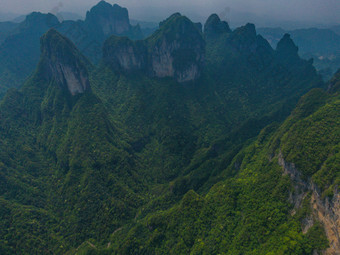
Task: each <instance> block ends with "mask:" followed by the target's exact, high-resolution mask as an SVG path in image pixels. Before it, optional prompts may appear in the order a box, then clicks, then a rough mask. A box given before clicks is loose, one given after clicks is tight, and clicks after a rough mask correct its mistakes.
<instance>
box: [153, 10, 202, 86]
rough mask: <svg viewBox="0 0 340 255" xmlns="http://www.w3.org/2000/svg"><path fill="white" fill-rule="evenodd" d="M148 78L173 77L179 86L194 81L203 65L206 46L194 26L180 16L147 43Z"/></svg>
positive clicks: (171, 18)
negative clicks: (148, 56)
mask: <svg viewBox="0 0 340 255" xmlns="http://www.w3.org/2000/svg"><path fill="white" fill-rule="evenodd" d="M148 41H149V45H150V55H151V56H150V60H151V63H150V68H151V70H150V71H151V75H154V76H156V77H174V78H175V79H176V80H177V81H178V82H187V81H192V80H196V79H198V78H199V76H200V74H201V70H202V68H203V64H204V53H205V42H204V40H203V37H202V34H201V32H200V31H199V29H198V27H197V25H195V24H194V23H192V22H191V21H190V20H189V19H188V18H186V17H184V16H181V15H180V14H179V13H176V14H173V15H172V16H170V17H169V18H168V19H167V20H165V21H163V22H162V23H161V24H160V29H159V30H158V31H157V32H156V33H155V34H154V35H153V36H152V37H151V38H149V39H148Z"/></svg>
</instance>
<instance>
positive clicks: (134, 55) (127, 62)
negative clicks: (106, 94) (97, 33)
mask: <svg viewBox="0 0 340 255" xmlns="http://www.w3.org/2000/svg"><path fill="white" fill-rule="evenodd" d="M103 56H104V57H103V60H104V62H105V63H106V64H107V65H108V66H110V67H111V68H112V69H114V70H119V71H133V70H145V69H146V67H147V48H146V46H145V45H144V42H143V41H136V42H133V41H131V40H130V39H129V38H127V37H117V36H112V37H110V38H109V39H108V40H107V41H106V42H105V44H104V48H103Z"/></svg>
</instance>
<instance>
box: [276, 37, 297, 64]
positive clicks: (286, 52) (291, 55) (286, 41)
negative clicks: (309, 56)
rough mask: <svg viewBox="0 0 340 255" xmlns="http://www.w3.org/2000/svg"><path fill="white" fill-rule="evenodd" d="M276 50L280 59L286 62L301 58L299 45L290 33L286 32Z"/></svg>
mask: <svg viewBox="0 0 340 255" xmlns="http://www.w3.org/2000/svg"><path fill="white" fill-rule="evenodd" d="M276 52H277V55H278V57H279V58H280V59H282V60H285V62H295V61H297V60H299V55H298V47H297V46H296V45H295V43H294V42H293V40H292V39H291V38H290V35H289V34H285V35H284V36H283V37H282V39H281V40H280V41H279V42H278V43H277V46H276Z"/></svg>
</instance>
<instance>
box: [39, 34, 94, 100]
mask: <svg viewBox="0 0 340 255" xmlns="http://www.w3.org/2000/svg"><path fill="white" fill-rule="evenodd" d="M40 44H41V60H40V64H39V69H40V70H41V71H42V73H43V75H44V76H45V78H47V79H48V80H49V81H54V82H56V84H57V85H58V86H60V87H61V88H62V89H67V90H68V91H69V92H70V93H71V94H72V95H76V94H79V93H84V92H85V91H86V90H88V89H90V83H89V79H88V72H87V69H86V63H87V60H86V59H85V58H84V57H83V56H82V55H81V54H80V53H79V52H78V50H77V49H76V47H75V46H74V45H73V43H72V42H71V41H70V40H69V39H67V38H66V37H64V36H62V35H61V34H59V33H58V32H57V31H56V30H54V29H50V30H49V31H48V32H47V33H46V34H44V35H43V36H42V37H41V41H40Z"/></svg>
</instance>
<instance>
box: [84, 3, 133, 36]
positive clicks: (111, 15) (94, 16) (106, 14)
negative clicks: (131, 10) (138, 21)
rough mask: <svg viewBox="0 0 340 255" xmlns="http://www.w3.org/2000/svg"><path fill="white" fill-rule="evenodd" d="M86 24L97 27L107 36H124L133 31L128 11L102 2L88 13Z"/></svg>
mask: <svg viewBox="0 0 340 255" xmlns="http://www.w3.org/2000/svg"><path fill="white" fill-rule="evenodd" d="M85 22H86V23H87V24H91V25H93V26H95V27H96V28H97V29H99V30H100V31H101V32H102V33H103V34H104V35H106V36H107V35H111V34H117V35H118V34H124V33H127V32H129V31H130V29H131V25H130V20H129V15H128V10H127V9H126V8H122V7H120V6H119V5H117V4H115V5H113V6H112V5H111V4H109V3H107V2H105V1H100V2H99V3H98V4H97V5H96V6H94V7H93V8H92V9H91V10H90V11H88V12H87V13H86V19H85Z"/></svg>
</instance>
